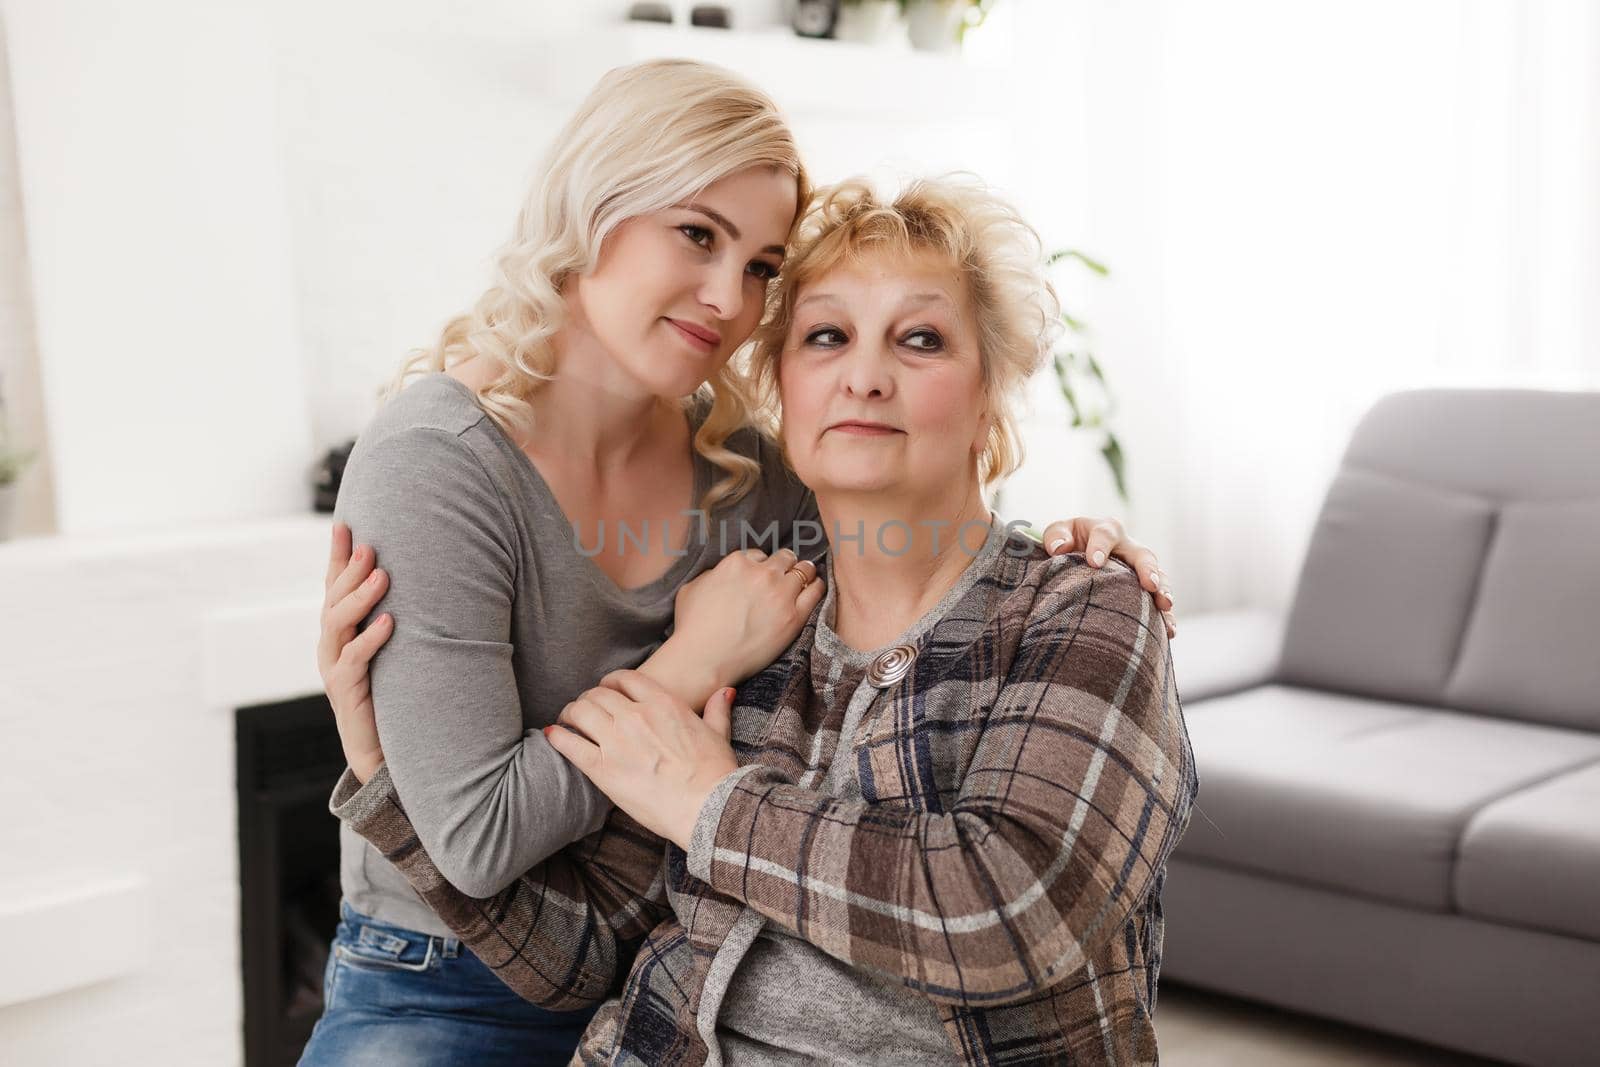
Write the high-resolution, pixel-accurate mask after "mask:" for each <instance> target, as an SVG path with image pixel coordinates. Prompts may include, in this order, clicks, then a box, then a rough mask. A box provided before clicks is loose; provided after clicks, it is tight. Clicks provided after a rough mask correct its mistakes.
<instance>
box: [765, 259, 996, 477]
mask: <svg viewBox="0 0 1600 1067" xmlns="http://www.w3.org/2000/svg"><path fill="white" fill-rule="evenodd" d="M982 382H983V365H982V358H981V355H980V353H979V350H978V335H977V326H976V323H975V322H974V317H973V311H972V305H971V301H970V299H969V297H968V295H967V291H966V286H965V284H964V283H963V282H962V280H961V279H960V277H959V276H958V275H957V274H956V272H955V270H954V269H953V268H952V267H951V266H950V265H949V264H948V263H945V262H944V261H942V260H940V259H938V258H936V257H933V256H931V255H929V256H918V257H916V258H913V259H909V260H908V259H904V258H899V257H894V258H889V257H877V258H868V259H866V260H865V261H863V262H861V263H859V264H856V265H852V266H848V267H841V268H839V269H837V270H835V271H833V272H831V273H829V274H826V275H823V276H821V277H819V278H817V279H815V280H813V281H812V282H810V283H809V284H807V285H806V286H805V287H804V288H802V289H801V290H800V292H799V293H798V294H797V296H796V300H795V307H794V320H793V323H792V324H791V326H790V330H789V334H788V337H787V338H786V339H785V341H784V348H783V356H782V360H781V363H780V365H779V371H778V384H779V389H780V391H781V393H782V397H783V436H784V440H785V442H786V443H787V446H788V452H789V458H790V461H791V462H792V463H793V464H794V468H795V472H796V473H797V474H799V475H800V477H801V479H802V480H803V481H805V483H806V484H807V485H809V486H811V487H812V488H813V489H814V490H816V491H817V492H818V493H827V492H876V493H890V494H894V495H899V496H910V497H919V498H932V497H937V496H940V495H942V494H945V493H948V492H949V491H950V490H951V489H952V488H953V487H956V486H962V485H966V484H968V483H970V484H973V485H975V484H976V480H977V474H976V463H975V459H976V455H977V454H978V453H979V452H981V451H982V449H983V446H984V443H985V441H986V439H987V435H988V420H987V419H986V418H985V416H984V404H983V397H982Z"/></svg>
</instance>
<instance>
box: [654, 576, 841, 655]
mask: <svg viewBox="0 0 1600 1067" xmlns="http://www.w3.org/2000/svg"><path fill="white" fill-rule="evenodd" d="M822 592H823V590H822V578H821V576H820V575H818V574H817V568H816V565H815V564H813V563H812V562H810V561H809V560H800V559H799V558H798V557H797V556H796V555H795V554H794V552H792V551H791V550H789V549H787V548H780V549H779V550H778V551H777V552H775V553H774V554H772V555H771V556H769V555H767V554H766V553H765V552H763V551H761V550H760V549H759V548H747V549H744V550H743V551H740V552H734V553H731V554H729V555H727V556H724V557H723V558H722V560H721V561H720V562H718V563H717V565H716V566H715V567H713V568H711V569H710V570H708V571H706V572H705V573H704V574H701V575H699V576H698V577H696V578H695V579H694V580H693V581H690V582H685V583H684V584H683V585H682V586H681V587H679V589H678V594H677V599H676V600H675V602H674V605H673V607H674V618H673V633H672V637H671V638H669V639H668V641H667V645H668V646H673V651H675V652H676V653H677V654H678V655H680V656H686V657H693V658H697V659H698V660H700V661H701V662H703V663H704V664H705V665H706V666H708V667H709V668H710V671H711V674H712V676H713V677H714V683H715V684H716V685H718V686H721V685H736V684H737V683H739V682H741V681H743V680H744V679H746V678H748V677H750V676H751V675H752V674H754V673H756V672H757V671H759V670H760V669H761V668H763V667H765V666H767V664H769V663H771V662H772V661H773V660H775V659H777V658H778V655H779V654H780V653H781V652H783V650H784V649H786V648H788V647H789V645H790V643H791V642H793V641H794V639H795V637H796V636H798V635H799V633H800V629H801V627H803V626H804V625H805V622H806V620H807V619H808V618H810V617H811V612H812V611H813V610H814V609H815V608H816V606H817V604H818V603H819V602H820V601H821V600H822ZM664 647H665V646H664Z"/></svg>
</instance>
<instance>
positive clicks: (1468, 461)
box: [1279, 390, 1600, 731]
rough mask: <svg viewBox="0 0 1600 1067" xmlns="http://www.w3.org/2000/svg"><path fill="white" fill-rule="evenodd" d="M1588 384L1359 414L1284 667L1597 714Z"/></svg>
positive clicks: (1459, 396)
mask: <svg viewBox="0 0 1600 1067" xmlns="http://www.w3.org/2000/svg"><path fill="white" fill-rule="evenodd" d="M1597 620H1600V393H1553V392H1534V391H1529V390H1424V391H1418V392H1408V393H1397V394H1394V395H1391V396H1388V397H1385V398H1384V399H1383V400H1380V401H1379V402H1378V403H1377V405H1376V406H1374V407H1373V409H1372V410H1371V411H1370V412H1368V413H1367V415H1366V417H1365V418H1364V419H1362V421H1361V424H1360V425H1359V426H1358V427H1357V428H1356V431H1355V434H1354V436H1353V437H1352V438H1351V441H1350V446H1349V448H1348V449H1347V450H1346V451H1345V455H1344V460H1343V462H1342V464H1341V466H1340V469H1339V473H1338V475H1337V476H1336V477H1335V478H1334V481H1333V485H1332V487H1331V488H1330V489H1329V490H1328V496H1327V499H1326V500H1325V501H1324V502H1323V506H1322V513H1321V516H1320V518H1319V519H1318V520H1317V526H1316V529H1315V531H1314V532H1313V534H1312V538H1311V545H1310V548H1309V550H1308V551H1307V554H1306V561H1305V565H1304V567H1303V568H1302V570H1301V573H1300V582H1299V586H1298V588H1297V590H1296V592H1295V598H1294V605H1293V607H1292V609H1291V611H1290V615H1289V621H1288V628H1287V631H1286V633H1285V637H1284V648H1283V657H1282V660H1281V663H1280V667H1279V675H1280V677H1281V678H1282V680H1284V681H1286V682H1290V683H1293V684H1299V685H1308V686H1314V687H1317V688H1321V689H1333V690H1339V691H1343V692H1349V693H1359V694H1363V695H1369V696H1377V697H1380V698H1386V699H1392V700H1404V701H1412V702H1418V703H1426V704H1439V705H1444V706H1447V707H1453V708H1460V709H1464V710H1470V711H1477V712H1483V713H1485V714H1490V715H1499V716H1505V717H1510V718H1518V719H1527V720H1531V721H1536V722H1544V723H1551V724H1555V725H1561V726H1571V727H1579V728H1582V729H1589V730H1596V731H1600V622H1597Z"/></svg>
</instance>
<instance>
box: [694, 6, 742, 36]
mask: <svg viewBox="0 0 1600 1067" xmlns="http://www.w3.org/2000/svg"><path fill="white" fill-rule="evenodd" d="M689 25H691V26H708V27H710V28H712V29H716V30H726V29H729V28H730V27H731V26H732V25H733V19H732V16H730V15H729V13H728V5H726V4H696V5H694V7H692V8H690V9H689Z"/></svg>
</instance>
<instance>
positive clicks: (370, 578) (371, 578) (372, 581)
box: [367, 571, 383, 585]
mask: <svg viewBox="0 0 1600 1067" xmlns="http://www.w3.org/2000/svg"><path fill="white" fill-rule="evenodd" d="M382 573H383V572H382V571H373V572H372V573H371V574H369V575H367V584H368V585H377V584H378V575H380V574H382Z"/></svg>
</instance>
